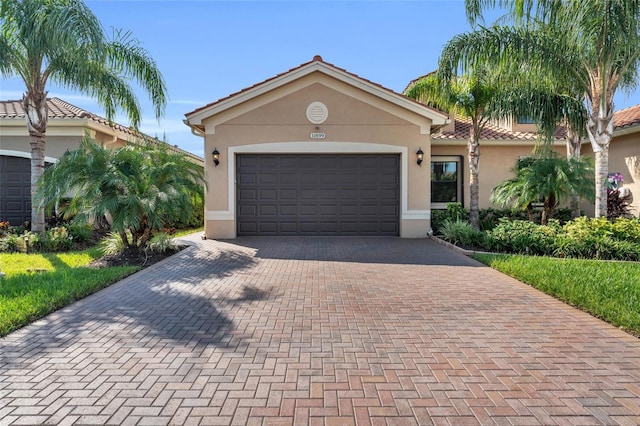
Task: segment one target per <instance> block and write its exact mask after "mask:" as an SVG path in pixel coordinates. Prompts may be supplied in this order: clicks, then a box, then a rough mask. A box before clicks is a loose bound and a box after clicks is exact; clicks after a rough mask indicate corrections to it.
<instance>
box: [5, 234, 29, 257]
mask: <svg viewBox="0 0 640 426" xmlns="http://www.w3.org/2000/svg"><path fill="white" fill-rule="evenodd" d="M0 251H4V252H9V253H12V252H16V251H25V245H24V239H23V238H22V237H21V236H20V235H18V234H7V235H6V236H4V237H3V238H0Z"/></svg>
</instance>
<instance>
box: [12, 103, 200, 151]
mask: <svg viewBox="0 0 640 426" xmlns="http://www.w3.org/2000/svg"><path fill="white" fill-rule="evenodd" d="M47 107H48V112H49V113H48V117H49V119H88V120H91V121H94V122H96V123H99V124H102V125H105V126H109V127H112V128H114V129H116V130H119V131H121V132H123V133H126V134H129V135H132V136H136V137H139V138H142V139H144V140H147V141H150V142H159V141H158V140H157V139H155V138H152V137H151V136H149V135H146V134H144V133H141V132H137V131H135V130H134V129H132V128H130V127H127V126H123V125H122V124H118V123H114V122H111V123H109V120H107V119H106V118H104V117H101V116H99V115H97V114H94V113H92V112H89V111H86V110H84V109H82V108H79V107H77V106H75V105H72V104H70V103H68V102H66V101H63V100H62V99H60V98H47ZM24 116H25V112H24V108H23V106H22V101H21V100H8V101H0V119H3V118H5V119H16V118H18V119H24ZM168 146H169V147H170V149H172V150H174V151H180V152H182V153H184V154H187V155H188V156H190V157H192V158H193V159H195V160H198V161H202V158H200V157H198V156H197V155H195V154H192V153H190V152H188V151H184V150H182V149H180V148H178V147H177V146H172V145H168Z"/></svg>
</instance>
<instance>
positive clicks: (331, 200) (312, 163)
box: [236, 154, 400, 236]
mask: <svg viewBox="0 0 640 426" xmlns="http://www.w3.org/2000/svg"><path fill="white" fill-rule="evenodd" d="M399 171H400V156H399V155H395V154H335V155H334V154H279V155H270V154H259V155H258V154H242V155H237V156H236V182H237V187H236V200H237V204H236V212H237V222H236V223H237V235H238V236H258V235H259V236H287V235H292V236H293V235H331V236H348V235H349V236H351V235H361V236H398V235H399V232H400V229H399V228H400V226H399V219H400V217H399V213H400V173H399Z"/></svg>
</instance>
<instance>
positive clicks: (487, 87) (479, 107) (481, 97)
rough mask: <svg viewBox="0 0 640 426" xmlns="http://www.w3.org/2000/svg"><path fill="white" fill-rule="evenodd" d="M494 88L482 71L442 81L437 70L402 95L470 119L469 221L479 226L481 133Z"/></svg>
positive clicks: (493, 95) (495, 90) (486, 120)
mask: <svg viewBox="0 0 640 426" xmlns="http://www.w3.org/2000/svg"><path fill="white" fill-rule="evenodd" d="M497 90H498V89H497V87H495V86H494V85H493V84H492V82H491V81H490V79H489V78H488V74H487V73H486V72H485V70H481V69H478V70H474V72H472V73H469V74H467V75H465V76H464V77H460V78H455V79H450V80H445V81H443V80H441V79H440V78H439V76H438V74H437V73H431V74H428V75H426V76H424V77H422V78H420V79H418V80H416V81H415V82H413V83H412V84H411V85H409V87H407V89H406V90H405V95H406V96H408V97H410V98H413V99H416V100H418V101H421V102H424V103H426V104H428V105H430V106H433V107H435V108H439V109H441V110H444V111H447V112H451V113H454V114H457V115H458V116H461V117H464V118H468V119H469V120H470V121H471V128H470V130H469V139H468V143H467V146H468V149H469V154H468V155H469V160H468V161H469V197H470V203H469V221H470V222H471V226H472V227H473V228H474V229H479V228H480V216H479V191H480V186H479V178H478V175H479V169H480V133H481V132H482V129H483V128H484V126H485V125H486V124H487V123H488V122H489V120H490V119H491V118H492V116H491V112H492V110H491V108H490V104H491V102H492V100H493V99H494V98H495V96H496V92H497Z"/></svg>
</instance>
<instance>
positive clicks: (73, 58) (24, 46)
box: [0, 0, 167, 233]
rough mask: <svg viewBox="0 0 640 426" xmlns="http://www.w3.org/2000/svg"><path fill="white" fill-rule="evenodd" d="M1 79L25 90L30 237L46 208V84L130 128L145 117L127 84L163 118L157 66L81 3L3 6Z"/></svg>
mask: <svg viewBox="0 0 640 426" xmlns="http://www.w3.org/2000/svg"><path fill="white" fill-rule="evenodd" d="M0 75H2V76H3V77H14V76H15V77H19V78H21V79H22V81H23V82H24V84H25V93H24V97H23V99H22V105H23V107H24V111H25V120H26V125H27V130H28V132H29V144H30V146H31V197H32V202H31V230H32V231H34V232H39V233H42V232H44V228H45V222H44V208H43V206H41V205H40V204H38V203H37V202H36V200H35V198H36V192H37V190H38V182H39V181H40V176H41V175H42V172H43V170H44V159H45V146H46V133H47V124H48V115H49V112H48V106H47V85H48V84H49V82H55V83H57V84H59V85H61V86H62V87H65V88H68V89H73V90H77V91H79V92H81V93H84V94H86V95H89V96H90V97H92V98H94V99H96V100H97V101H98V103H99V104H100V105H102V106H103V107H104V108H105V112H106V116H107V118H108V119H109V120H112V119H113V117H114V115H115V113H116V111H117V110H122V111H123V112H124V113H125V114H126V115H127V116H128V118H129V121H130V122H131V125H132V126H133V127H134V128H137V127H138V125H140V121H141V116H142V112H141V109H140V104H139V102H138V99H137V96H136V94H135V93H134V87H133V86H132V83H134V82H135V83H138V84H139V86H140V87H141V88H142V89H143V90H144V91H145V92H147V93H148V94H149V98H150V100H151V102H152V103H153V106H154V108H155V113H156V117H158V118H159V117H160V116H161V115H162V113H163V111H164V107H165V104H166V98H167V96H166V92H167V89H166V86H165V82H164V79H163V78H162V75H161V74H160V71H159V70H158V68H157V66H156V63H155V61H154V60H153V59H152V58H151V56H150V55H149V53H148V52H147V51H146V50H145V49H143V48H142V47H141V46H140V45H139V43H138V41H137V40H135V39H134V38H133V37H131V34H130V33H128V32H122V31H119V30H118V31H115V33H114V37H113V39H109V38H108V37H107V35H106V34H105V33H104V30H103V28H102V26H101V25H100V22H99V21H98V19H97V18H96V16H95V15H94V14H93V12H91V10H90V9H89V8H88V7H87V6H86V5H85V3H84V2H83V1H82V0H2V3H1V6H0Z"/></svg>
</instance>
